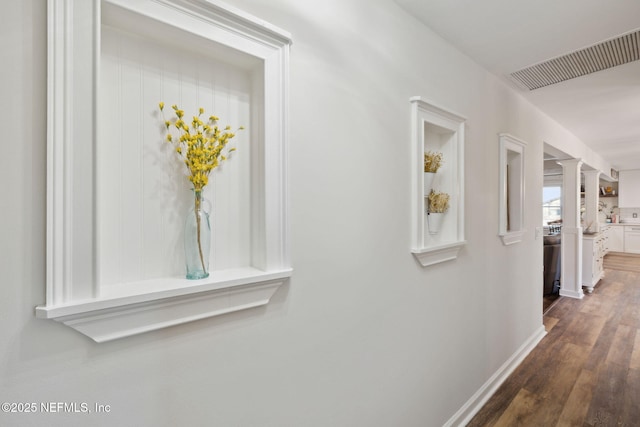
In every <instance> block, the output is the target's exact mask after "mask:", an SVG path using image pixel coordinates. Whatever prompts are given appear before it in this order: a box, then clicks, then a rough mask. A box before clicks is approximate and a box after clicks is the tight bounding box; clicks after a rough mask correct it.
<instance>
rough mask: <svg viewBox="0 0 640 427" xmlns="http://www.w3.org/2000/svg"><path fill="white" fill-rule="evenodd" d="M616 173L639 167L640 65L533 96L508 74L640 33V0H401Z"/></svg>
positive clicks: (611, 69) (624, 66)
mask: <svg viewBox="0 0 640 427" xmlns="http://www.w3.org/2000/svg"><path fill="white" fill-rule="evenodd" d="M396 2H397V3H398V4H399V5H400V6H402V7H403V8H404V9H405V10H407V11H408V12H409V13H411V14H412V15H414V16H415V17H416V18H417V19H419V20H420V21H422V22H423V23H424V24H425V25H427V26H428V27H430V28H431V29H432V30H433V31H435V32H436V33H438V34H439V35H440V36H441V37H442V38H444V39H445V40H447V41H449V42H450V43H451V44H453V45H454V46H455V47H457V48H458V49H459V50H461V51H462V52H464V53H465V54H467V55H468V56H470V57H471V58H473V59H474V60H475V61H476V62H478V63H479V64H480V65H482V66H483V67H484V68H486V69H487V70H489V71H491V72H492V73H494V74H496V75H498V76H499V77H501V78H503V79H504V81H505V82H507V83H508V84H509V85H510V86H511V87H512V88H514V89H515V90H517V91H519V92H520V93H522V95H523V96H524V97H525V98H527V99H529V100H530V102H531V103H533V104H534V105H536V106H537V107H538V108H539V109H540V110H542V111H544V112H545V113H546V114H547V115H549V116H550V117H552V118H553V119H554V120H556V121H557V122H558V123H560V124H561V125H562V126H564V127H565V128H567V129H568V130H569V131H571V132H572V133H573V134H574V135H576V136H577V137H578V138H580V139H581V140H582V141H583V142H584V143H585V144H587V145H588V146H590V147H591V148H592V149H593V150H595V151H596V152H598V153H599V154H600V155H601V156H602V157H603V158H605V160H607V161H609V162H610V163H611V164H612V166H613V167H614V168H616V169H619V170H625V169H640V61H635V62H631V63H628V64H625V65H621V66H618V67H614V68H610V69H608V70H604V71H599V72H597V73H593V74H589V75H587V76H582V77H578V78H575V79H572V80H568V81H565V82H562V83H557V84H554V85H551V86H546V87H544V88H541V89H537V90H533V91H528V90H522V89H521V88H519V87H518V86H517V85H515V84H514V83H513V82H512V81H511V79H510V78H509V77H507V76H508V75H509V74H510V73H512V72H514V71H518V70H520V69H522V68H525V67H528V66H530V65H534V64H537V63H539V62H542V61H546V60H548V59H552V58H554V57H558V56H562V55H565V54H568V53H571V52H574V51H576V50H579V49H582V48H585V47H588V46H591V45H593V44H596V43H599V42H602V41H605V40H608V39H611V38H615V37H617V36H620V35H622V34H624V33H628V32H630V31H632V30H637V29H639V28H640V0H536V1H531V0H527V1H525V0H482V1H479V0H396Z"/></svg>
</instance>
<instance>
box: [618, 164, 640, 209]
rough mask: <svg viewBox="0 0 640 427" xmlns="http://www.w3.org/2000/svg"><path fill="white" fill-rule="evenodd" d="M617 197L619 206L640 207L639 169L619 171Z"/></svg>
mask: <svg viewBox="0 0 640 427" xmlns="http://www.w3.org/2000/svg"><path fill="white" fill-rule="evenodd" d="M618 189H619V191H618V192H619V194H620V195H619V196H618V197H619V198H618V203H619V205H618V206H620V207H621V208H637V207H640V169H636V170H627V171H620V178H619V181H618Z"/></svg>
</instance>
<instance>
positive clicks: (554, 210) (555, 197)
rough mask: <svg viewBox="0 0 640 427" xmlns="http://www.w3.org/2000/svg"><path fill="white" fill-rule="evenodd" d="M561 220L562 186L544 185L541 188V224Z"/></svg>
mask: <svg viewBox="0 0 640 427" xmlns="http://www.w3.org/2000/svg"><path fill="white" fill-rule="evenodd" d="M560 220H562V187H560V186H545V187H544V188H543V189H542V225H549V224H550V223H553V222H555V221H560Z"/></svg>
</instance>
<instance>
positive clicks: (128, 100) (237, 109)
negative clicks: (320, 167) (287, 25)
mask: <svg viewBox="0 0 640 427" xmlns="http://www.w3.org/2000/svg"><path fill="white" fill-rule="evenodd" d="M48 14H49V77H48V85H49V106H48V114H49V121H48V128H49V133H48V187H47V194H48V196H47V197H48V206H47V221H48V222H47V233H48V243H47V267H48V268H47V301H46V304H45V305H43V306H40V307H37V309H36V314H37V316H38V317H42V318H49V319H54V320H57V321H60V322H62V323H64V324H66V325H68V326H71V327H73V328H75V329H77V330H79V331H80V332H82V333H84V334H86V335H88V336H90V337H91V338H93V339H94V340H96V341H106V340H111V339H115V338H120V337H124V336H128V335H133V334H137V333H141V332H145V331H149V330H153V329H158V328H162V327H166V326H171V325H175V324H179V323H184V322H187V321H192V320H196V319H200V318H204V317H210V316H215V315H219V314H224V313H228V312H232V311H237V310H242V309H246V308H250V307H255V306H259V305H263V304H266V303H267V302H268V301H269V299H270V297H271V295H273V293H274V292H275V291H276V290H277V289H278V288H279V287H280V286H281V285H282V284H283V283H284V282H285V281H286V280H287V279H288V277H289V276H290V275H291V271H292V270H291V266H290V255H289V243H288V240H289V236H288V234H289V233H288V227H289V225H288V223H289V222H288V186H287V170H288V168H287V154H286V151H287V96H288V92H287V87H288V58H289V45H290V43H291V39H290V36H289V34H288V33H286V32H285V31H282V30H280V29H278V28H276V27H273V26H272V25H270V24H268V23H266V22H264V21H261V20H259V19H257V18H255V17H252V16H250V15H248V14H245V13H244V12H242V11H239V10H237V9H233V8H230V7H228V6H226V5H223V4H221V3H218V2H216V1H210V0H189V1H182V0H171V1H170V0H163V1H152V0H141V1H137V2H127V1H125V0H104V1H92V2H68V1H65V0H50V1H49V10H48ZM160 101H164V102H165V103H166V104H167V105H171V104H178V105H179V106H180V107H181V108H182V109H183V110H185V113H186V115H193V114H196V112H197V110H198V108H199V107H203V108H204V109H205V110H206V113H207V114H215V115H217V116H219V117H220V119H221V120H220V124H222V125H226V124H229V125H231V126H232V127H234V128H236V127H238V126H240V125H242V126H244V127H246V129H247V130H246V131H240V132H237V135H236V137H235V138H234V139H233V145H234V146H235V147H237V151H236V152H235V153H233V158H232V159H230V160H229V161H228V162H225V163H224V164H223V165H222V166H221V167H220V168H219V169H218V170H215V171H214V172H213V173H212V175H211V180H210V184H209V185H208V186H207V187H206V189H205V194H204V196H205V197H206V198H207V199H208V200H209V201H210V203H211V205H212V208H213V213H212V231H213V241H212V251H211V258H210V265H211V275H210V277H209V278H207V279H202V280H195V281H193V280H186V279H185V278H184V254H183V249H182V248H183V246H182V230H183V224H184V217H185V214H186V212H187V210H188V209H189V207H190V204H191V203H192V197H193V196H192V194H191V192H190V191H189V188H190V187H189V185H188V184H189V183H188V181H187V179H186V177H185V171H184V170H183V167H182V165H181V164H180V162H178V161H177V160H176V158H175V153H174V152H173V150H172V147H171V146H170V145H169V144H166V143H164V142H163V136H164V131H163V125H162V123H163V120H162V117H161V115H160V114H159V110H158V103H159V102H160ZM171 113H172V110H171V109H170V108H165V114H167V118H169V115H170V114H171Z"/></svg>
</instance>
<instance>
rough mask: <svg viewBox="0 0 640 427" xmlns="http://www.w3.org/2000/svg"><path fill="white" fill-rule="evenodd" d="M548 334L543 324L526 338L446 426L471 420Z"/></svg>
mask: <svg viewBox="0 0 640 427" xmlns="http://www.w3.org/2000/svg"><path fill="white" fill-rule="evenodd" d="M545 335H547V331H545V329H544V325H541V326H540V327H539V328H538V329H537V330H536V331H535V332H534V333H533V334H532V335H531V336H530V337H529V339H528V340H526V341H525V342H524V343H523V344H522V345H521V346H520V348H519V349H518V350H516V352H515V353H513V355H511V357H510V358H509V359H507V361H506V362H504V364H503V365H502V366H501V367H500V368H499V369H498V370H497V371H496V372H495V373H494V374H493V375H492V376H491V378H489V379H488V380H487V382H485V383H484V384H483V385H482V387H480V389H479V390H478V391H477V392H476V393H475V394H474V395H473V396H471V399H469V400H468V401H467V402H466V403H465V404H464V405H463V406H462V407H461V408H460V409H459V410H458V412H456V413H455V414H454V415H453V417H451V418H450V419H449V421H447V422H446V423H445V424H444V427H450V426H466V425H467V424H468V423H469V421H471V419H472V418H473V417H474V416H475V415H476V414H477V413H478V411H480V409H482V407H483V406H484V404H485V403H487V401H488V400H489V399H490V398H491V396H493V394H494V393H495V392H496V390H498V387H500V385H502V383H503V382H504V381H505V380H506V379H507V378H508V377H509V375H511V373H512V372H513V371H514V370H515V369H516V368H517V367H518V365H520V363H522V361H523V360H524V358H525V357H527V355H528V354H529V353H531V351H532V350H533V349H534V348H535V347H536V346H537V345H538V343H539V342H540V341H541V340H542V338H544V336H545Z"/></svg>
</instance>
